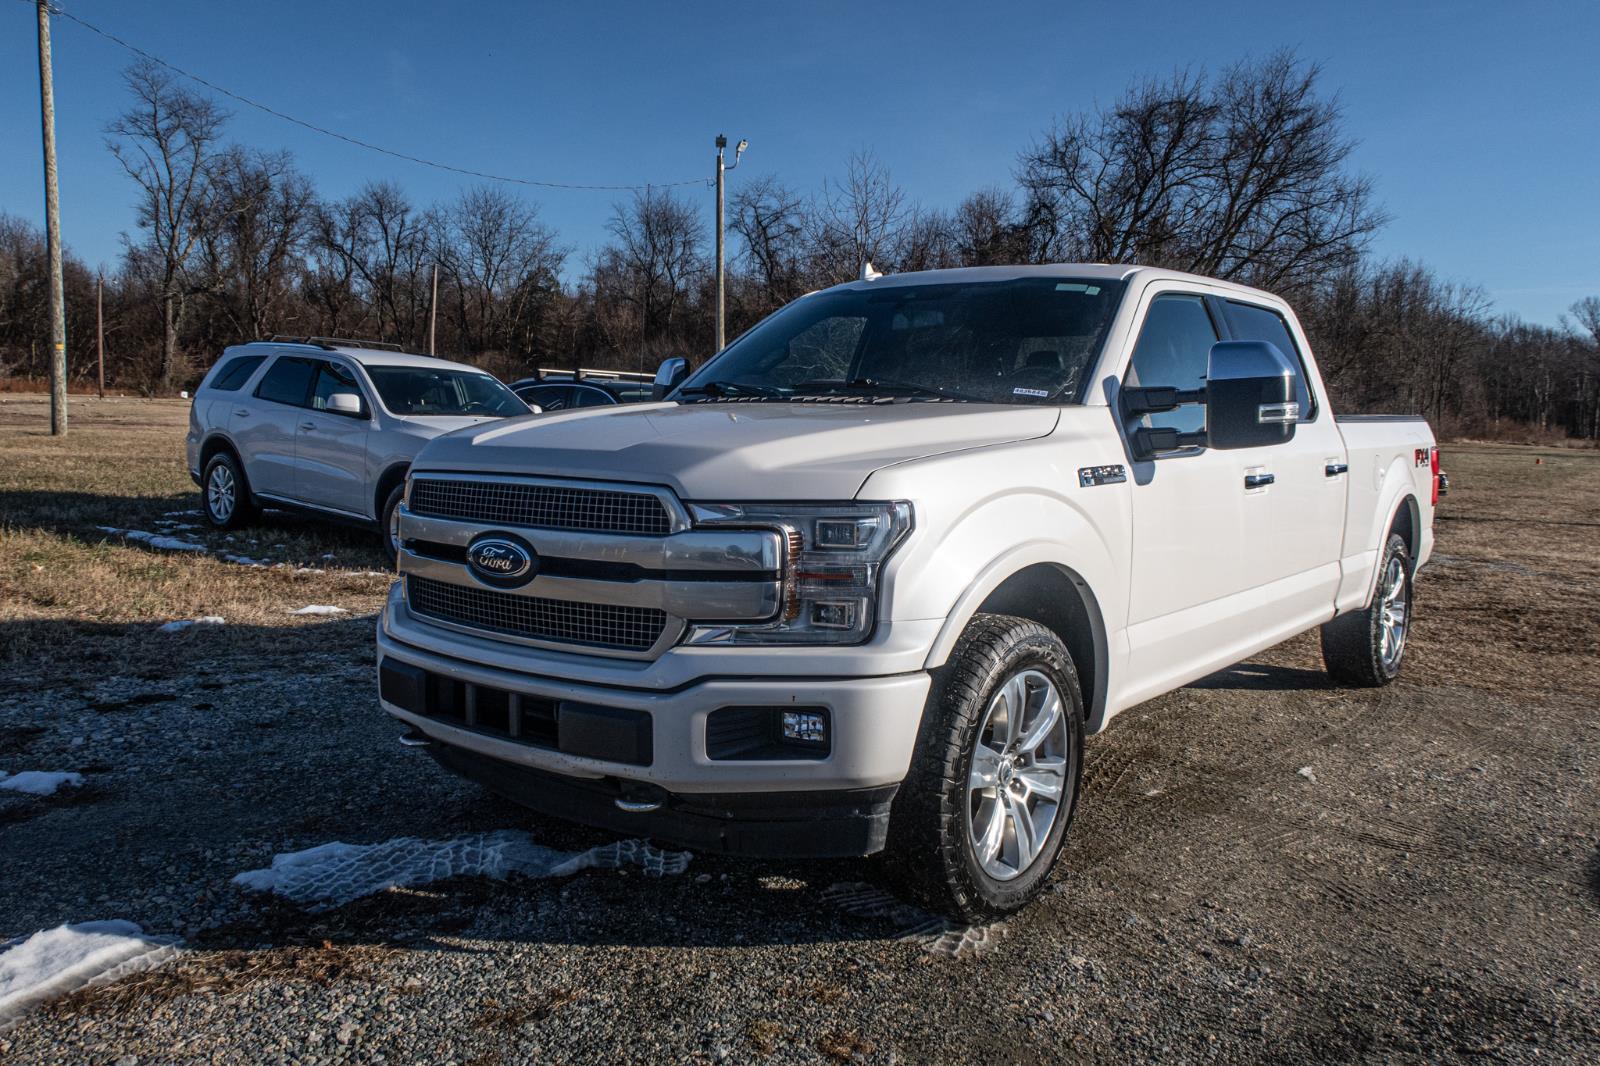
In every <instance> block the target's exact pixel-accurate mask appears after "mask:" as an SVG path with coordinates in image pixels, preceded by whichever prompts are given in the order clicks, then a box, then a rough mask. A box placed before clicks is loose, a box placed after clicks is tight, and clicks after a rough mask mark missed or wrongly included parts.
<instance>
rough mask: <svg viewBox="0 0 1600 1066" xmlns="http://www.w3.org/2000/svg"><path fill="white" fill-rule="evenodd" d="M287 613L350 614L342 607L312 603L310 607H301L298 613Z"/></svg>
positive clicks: (291, 612)
mask: <svg viewBox="0 0 1600 1066" xmlns="http://www.w3.org/2000/svg"><path fill="white" fill-rule="evenodd" d="M289 613H290V614H349V613H350V612H349V611H346V610H345V609H344V608H343V607H331V606H329V605H328V604H325V603H313V604H311V605H310V606H307V607H302V608H300V609H299V610H298V611H290V612H289Z"/></svg>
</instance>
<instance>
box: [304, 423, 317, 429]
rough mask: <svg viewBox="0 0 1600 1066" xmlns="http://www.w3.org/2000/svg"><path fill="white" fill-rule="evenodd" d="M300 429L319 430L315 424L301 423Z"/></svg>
mask: <svg viewBox="0 0 1600 1066" xmlns="http://www.w3.org/2000/svg"><path fill="white" fill-rule="evenodd" d="M300 428H301V429H316V428H317V424H316V423H315V422H302V423H300Z"/></svg>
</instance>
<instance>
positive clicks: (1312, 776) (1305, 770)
mask: <svg viewBox="0 0 1600 1066" xmlns="http://www.w3.org/2000/svg"><path fill="white" fill-rule="evenodd" d="M1295 773H1297V774H1299V775H1300V776H1301V777H1303V778H1305V779H1306V780H1307V781H1310V782H1311V783H1312V784H1313V785H1314V784H1316V783H1317V775H1316V772H1315V771H1313V770H1312V769H1311V767H1309V766H1302V767H1300V769H1298V770H1296V771H1295Z"/></svg>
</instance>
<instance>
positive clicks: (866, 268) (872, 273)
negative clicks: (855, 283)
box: [861, 260, 883, 281]
mask: <svg viewBox="0 0 1600 1066" xmlns="http://www.w3.org/2000/svg"><path fill="white" fill-rule="evenodd" d="M881 277H883V275H882V274H880V273H878V272H877V271H876V270H873V269H872V262H871V260H868V261H867V262H865V263H862V264H861V280H862V281H872V280H873V279H875V278H881Z"/></svg>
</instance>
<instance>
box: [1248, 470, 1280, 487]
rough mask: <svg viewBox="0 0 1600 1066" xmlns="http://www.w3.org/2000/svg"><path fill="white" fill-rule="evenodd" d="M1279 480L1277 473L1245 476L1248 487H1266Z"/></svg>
mask: <svg viewBox="0 0 1600 1066" xmlns="http://www.w3.org/2000/svg"><path fill="white" fill-rule="evenodd" d="M1277 480H1278V475H1276V474H1246V475H1245V476H1244V487H1245V488H1247V489H1264V488H1266V487H1267V486H1268V485H1270V484H1272V483H1273V482H1274V481H1277Z"/></svg>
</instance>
